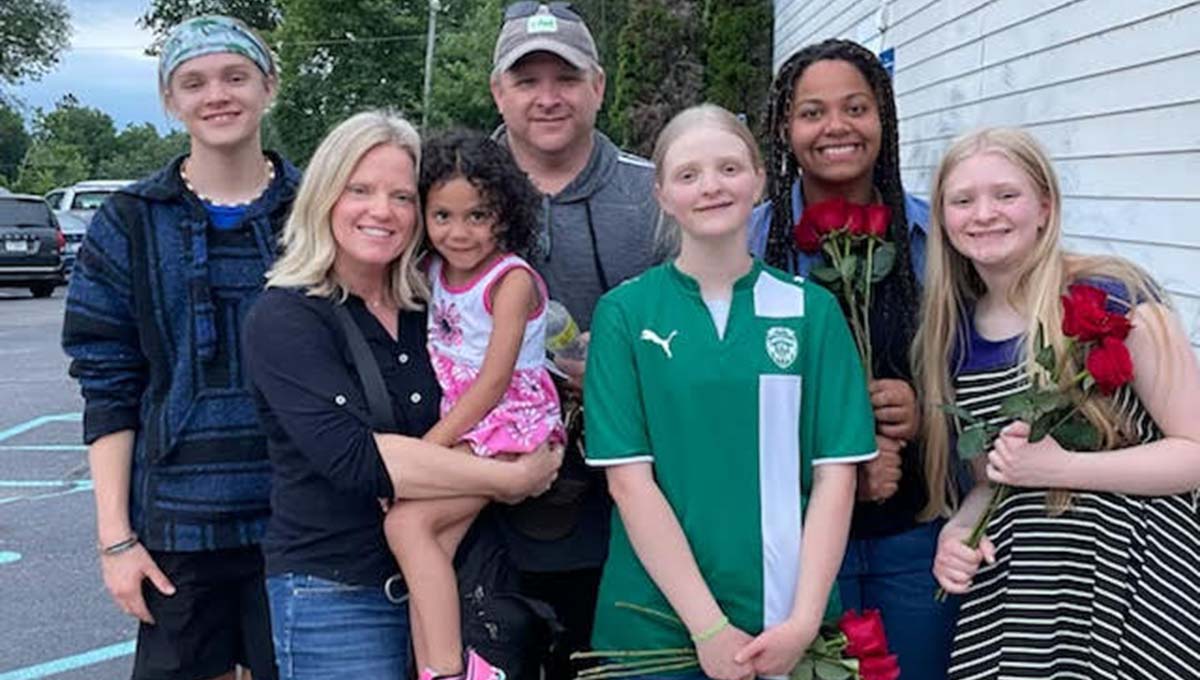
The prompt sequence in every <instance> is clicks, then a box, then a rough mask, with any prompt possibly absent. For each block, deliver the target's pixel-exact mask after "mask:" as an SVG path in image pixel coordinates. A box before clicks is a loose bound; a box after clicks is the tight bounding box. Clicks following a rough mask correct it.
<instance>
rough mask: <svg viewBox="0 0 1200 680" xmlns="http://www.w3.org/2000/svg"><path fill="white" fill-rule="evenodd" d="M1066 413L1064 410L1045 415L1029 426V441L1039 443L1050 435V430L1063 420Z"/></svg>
mask: <svg viewBox="0 0 1200 680" xmlns="http://www.w3.org/2000/svg"><path fill="white" fill-rule="evenodd" d="M1065 415H1066V413H1065V412H1063V411H1062V410H1058V411H1051V412H1049V413H1044V414H1042V415H1041V417H1039V418H1036V419H1035V420H1034V421H1033V423H1031V424H1030V425H1029V441H1031V442H1039V441H1041V440H1042V439H1044V438H1045V437H1046V435H1047V434H1050V428H1052V427H1054V425H1055V424H1056V423H1058V421H1060V420H1062V419H1063V416H1065Z"/></svg>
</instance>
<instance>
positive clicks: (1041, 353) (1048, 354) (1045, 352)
mask: <svg viewBox="0 0 1200 680" xmlns="http://www.w3.org/2000/svg"><path fill="white" fill-rule="evenodd" d="M1038 332H1039V333H1040V332H1041V328H1040V327H1039V329H1038ZM1037 364H1038V366H1041V367H1042V368H1044V369H1046V370H1047V371H1048V372H1049V373H1050V375H1051V376H1053V377H1054V378H1055V379H1056V380H1057V379H1058V376H1057V375H1055V374H1056V373H1057V368H1058V358H1057V357H1056V356H1055V354H1054V348H1053V347H1051V346H1049V345H1043V346H1042V348H1041V349H1039V350H1038V353H1037Z"/></svg>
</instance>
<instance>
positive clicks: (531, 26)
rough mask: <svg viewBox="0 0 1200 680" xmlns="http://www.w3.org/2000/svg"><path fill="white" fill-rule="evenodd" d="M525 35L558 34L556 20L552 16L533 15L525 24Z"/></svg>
mask: <svg viewBox="0 0 1200 680" xmlns="http://www.w3.org/2000/svg"><path fill="white" fill-rule="evenodd" d="M525 32H526V33H558V18H557V17H555V16H554V15H553V14H535V15H533V16H531V17H529V20H528V21H526V22H525Z"/></svg>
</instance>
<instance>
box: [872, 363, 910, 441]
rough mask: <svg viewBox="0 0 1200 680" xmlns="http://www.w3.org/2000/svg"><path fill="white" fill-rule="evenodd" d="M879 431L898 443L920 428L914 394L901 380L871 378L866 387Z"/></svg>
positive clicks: (908, 439)
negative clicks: (897, 440)
mask: <svg viewBox="0 0 1200 680" xmlns="http://www.w3.org/2000/svg"><path fill="white" fill-rule="evenodd" d="M867 389H868V391H869V392H870V393H871V406H872V407H873V408H874V409H875V423H876V428H877V429H878V432H879V434H882V435H884V436H885V437H891V438H892V439H899V440H900V441H901V442H908V441H912V440H913V438H915V437H916V436H917V432H918V430H920V427H921V420H920V416H919V415H918V411H917V393H916V392H914V391H913V388H912V386H911V385H909V384H908V383H906V382H904V381H903V380H893V379H890V378H884V379H880V380H872V381H871V384H870V385H868V386H867Z"/></svg>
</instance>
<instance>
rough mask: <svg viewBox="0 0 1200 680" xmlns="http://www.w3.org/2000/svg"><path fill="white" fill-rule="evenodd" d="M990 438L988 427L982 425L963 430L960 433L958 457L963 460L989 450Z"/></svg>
mask: <svg viewBox="0 0 1200 680" xmlns="http://www.w3.org/2000/svg"><path fill="white" fill-rule="evenodd" d="M990 440H991V436H990V433H989V432H988V428H986V427H984V426H982V425H975V426H973V427H969V428H967V429H965V430H963V431H962V432H961V433H959V435H958V457H959V458H961V459H963V460H971V459H972V458H975V457H976V456H978V455H979V454H981V453H983V452H984V451H986V450H987V445H988V442H989V441H990Z"/></svg>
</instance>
